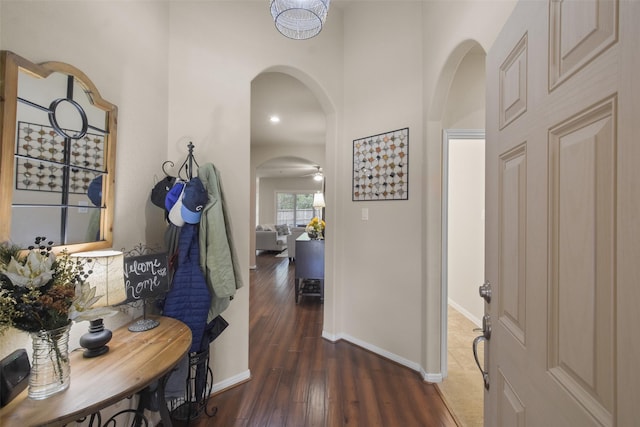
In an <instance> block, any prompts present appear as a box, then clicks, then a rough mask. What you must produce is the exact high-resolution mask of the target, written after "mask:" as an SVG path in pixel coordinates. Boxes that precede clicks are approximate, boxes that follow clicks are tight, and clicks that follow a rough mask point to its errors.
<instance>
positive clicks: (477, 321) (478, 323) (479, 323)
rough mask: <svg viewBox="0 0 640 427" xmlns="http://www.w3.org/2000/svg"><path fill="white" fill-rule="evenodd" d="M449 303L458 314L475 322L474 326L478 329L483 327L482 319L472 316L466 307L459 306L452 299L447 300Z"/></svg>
mask: <svg viewBox="0 0 640 427" xmlns="http://www.w3.org/2000/svg"><path fill="white" fill-rule="evenodd" d="M447 302H448V303H449V305H450V306H451V307H453V308H455V309H456V310H458V312H460V314H462V315H463V316H464V317H466V318H467V319H469V320H470V321H471V322H473V324H474V325H476V326H477V327H482V319H478V318H477V317H476V316H474V315H473V314H471V312H469V311H467V310H466V309H465V308H464V307H462V306H461V305H460V304H458V303H456V302H455V301H453V300H452V299H451V298H449V299H448V300H447Z"/></svg>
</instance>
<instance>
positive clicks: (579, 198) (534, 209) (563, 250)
mask: <svg viewBox="0 0 640 427" xmlns="http://www.w3.org/2000/svg"><path fill="white" fill-rule="evenodd" d="M638 23H640V2H639V1H635V0H628V1H619V2H618V1H613V0H564V1H561V0H552V1H549V2H547V1H542V0H524V1H521V2H520V3H519V4H518V5H517V6H516V8H515V10H514V13H513V15H512V17H511V18H510V19H509V20H508V22H507V24H506V26H505V28H504V30H503V31H502V33H501V34H500V36H499V38H498V39H497V41H496V43H495V44H494V46H493V47H492V49H491V50H490V52H489V54H488V56H487V103H488V105H487V126H486V129H487V137H486V145H487V175H486V187H487V199H486V209H487V215H486V217H487V220H486V221H487V222H486V224H487V232H486V264H485V265H486V268H485V272H486V280H487V283H488V284H489V285H490V286H491V289H492V295H491V298H490V301H488V302H486V303H485V312H486V313H487V314H488V315H489V323H490V325H491V326H492V331H491V336H490V338H489V339H488V340H487V341H486V343H485V349H486V353H485V364H484V367H483V368H484V370H485V371H486V373H487V375H486V379H487V383H488V390H487V392H486V394H485V425H486V426H488V427H519V426H529V427H530V426H544V427H555V426H580V427H589V426H620V427H622V426H631V425H638V424H637V423H638V422H639V421H638V420H640V408H639V407H640V403H639V401H638V400H637V399H638V397H637V396H639V395H640V394H639V393H640V375H639V369H638V367H637V366H638V365H637V364H638V360H639V359H640V345H639V344H638V341H640V332H639V331H640V315H639V314H638V312H639V311H640V306H638V305H639V304H640V290H639V288H640V267H639V266H638V265H639V264H640V250H639V249H638V248H639V247H640V226H639V225H638V223H639V222H640V190H639V188H640V173H639V172H638V170H640V148H639V147H640V125H639V124H638V123H639V122H640V84H638V83H636V82H635V80H634V79H635V78H636V77H637V76H640V70H638V68H637V67H638V65H640V64H638V61H639V60H638V59H637V56H638V55H639V54H640V31H639V30H638V28H639V27H640V25H639V24H638ZM634 70H635V72H634ZM632 396H636V397H635V398H634V397H632Z"/></svg>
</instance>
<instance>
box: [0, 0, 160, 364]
mask: <svg viewBox="0 0 640 427" xmlns="http://www.w3.org/2000/svg"><path fill="white" fill-rule="evenodd" d="M168 11H169V10H168V7H167V4H166V3H162V2H158V3H155V2H154V3H148V2H107V1H104V2H103V1H96V2H77V1H56V2H49V1H10V0H3V1H2V2H1V3H0V16H1V20H2V22H1V25H0V28H1V29H2V32H1V34H0V47H1V48H2V49H4V50H11V51H13V52H15V53H17V54H18V55H21V56H23V57H25V58H26V59H28V60H30V61H32V62H36V63H38V62H44V61H61V62H67V63H69V64H72V65H74V66H75V67H77V68H79V69H80V70H82V71H83V72H84V73H85V74H87V75H88V76H89V78H90V79H91V80H92V81H93V83H94V84H95V85H96V87H97V88H98V89H99V91H100V94H101V95H102V97H103V98H104V99H106V100H108V101H109V102H111V103H113V104H116V105H117V106H118V107H119V116H118V145H117V160H116V164H117V166H116V201H115V218H114V224H115V227H114V243H113V247H114V248H116V249H122V248H125V249H131V248H132V247H133V246H134V245H136V244H138V243H148V244H154V243H159V242H162V232H161V231H159V230H158V226H159V225H160V226H161V225H162V221H163V217H162V211H161V210H160V209H158V208H156V207H155V206H153V205H152V204H151V203H150V202H149V192H150V191H151V187H152V183H153V179H154V175H161V169H160V166H161V164H162V162H163V161H164V160H166V158H167V157H166V155H167V154H166V153H167V148H166V146H167V143H166V141H167V138H166V133H167V126H166V123H167V110H166V108H164V107H163V106H166V105H167V103H168V88H167V87H168V80H167V71H166V69H167V61H168V33H167V25H168ZM141 52H144V55H142V54H141ZM158 106H161V108H158ZM130 320H131V317H130V316H128V315H121V316H118V317H115V318H108V319H106V323H107V326H109V327H111V328H113V327H115V326H119V325H121V324H124V323H127V322H129V321H130ZM87 327H88V323H84V322H83V323H80V324H77V325H74V327H73V329H72V336H71V345H72V346H74V345H77V342H78V338H79V336H80V335H81V334H82V333H84V332H86V330H87V329H86V328H87ZM0 343H1V344H2V345H0V356H4V355H6V354H8V353H10V352H11V351H12V350H14V349H15V348H19V347H22V348H30V342H29V339H28V336H27V335H26V334H25V333H17V332H15V333H14V332H8V333H7V335H6V336H3V337H2V339H0Z"/></svg>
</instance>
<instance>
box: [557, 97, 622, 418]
mask: <svg viewBox="0 0 640 427" xmlns="http://www.w3.org/2000/svg"><path fill="white" fill-rule="evenodd" d="M614 111H615V98H614V99H609V100H606V101H605V102H603V103H602V104H600V105H598V106H596V107H594V108H592V109H591V110H588V111H587V112H586V113H583V114H580V115H579V116H578V117H575V118H571V119H569V120H568V121H566V122H564V123H562V124H560V125H558V126H556V127H554V128H553V129H551V130H550V132H549V145H550V150H549V152H550V159H549V161H550V163H551V165H552V167H551V169H550V171H551V173H550V175H551V176H550V182H551V185H550V197H551V198H552V200H551V201H550V203H549V204H550V206H551V224H550V227H551V234H550V245H551V247H550V250H549V253H550V257H549V261H550V267H551V278H550V280H549V285H550V292H549V293H550V297H551V298H550V307H549V314H550V320H549V326H550V327H549V343H548V347H549V371H550V373H551V375H553V377H554V378H555V379H556V380H557V381H558V382H559V383H560V384H561V385H562V386H563V387H564V388H565V389H566V390H567V391H568V392H569V393H570V394H572V395H573V396H574V398H575V399H576V400H578V401H579V402H580V403H581V404H582V405H583V406H584V407H585V408H587V410H589V411H590V412H591V413H592V414H593V415H594V417H595V418H597V419H598V420H599V421H600V422H601V423H602V425H611V423H612V413H613V406H612V405H613V378H614V376H615V375H614V374H615V370H614V363H615V362H614V352H613V349H614V345H615V342H614V341H613V337H614V333H615V330H614V328H613V325H614V323H613V320H614V319H615V311H614V310H615V307H614V305H613V302H614V299H613V298H614V291H615V289H614V284H615V277H614V274H613V273H614V270H613V267H614V266H615V263H616V260H615V251H614V248H615V247H614V231H615V200H614V195H615V194H616V188H615V171H616V164H615V163H616V158H615V151H616V150H615V133H614V130H615V123H616V117H615V115H614Z"/></svg>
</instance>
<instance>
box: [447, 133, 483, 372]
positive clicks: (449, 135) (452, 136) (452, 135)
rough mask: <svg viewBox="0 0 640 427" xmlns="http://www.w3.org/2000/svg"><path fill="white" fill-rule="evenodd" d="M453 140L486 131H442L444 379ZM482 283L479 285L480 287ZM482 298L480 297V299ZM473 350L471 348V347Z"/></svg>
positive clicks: (478, 134)
mask: <svg viewBox="0 0 640 427" xmlns="http://www.w3.org/2000/svg"><path fill="white" fill-rule="evenodd" d="M453 139H485V131H484V129H443V130H442V201H441V203H442V230H441V233H442V236H441V241H442V247H441V249H440V250H441V253H442V256H441V258H442V264H441V267H440V268H441V271H442V282H441V286H442V301H441V308H440V314H441V319H440V324H441V325H442V330H441V333H440V372H441V375H442V378H443V379H444V378H446V377H447V371H448V363H447V348H448V347H447V346H448V343H447V328H448V322H447V310H448V301H449V293H448V287H449V282H448V277H447V276H448V274H447V265H448V263H449V260H448V256H447V253H448V233H447V230H448V222H449V221H448V215H449V212H448V202H449V184H448V181H449V141H450V140H453ZM481 284H482V283H478V286H480V285H481ZM478 298H480V297H478ZM470 348H471V347H470ZM469 351H471V350H469Z"/></svg>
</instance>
